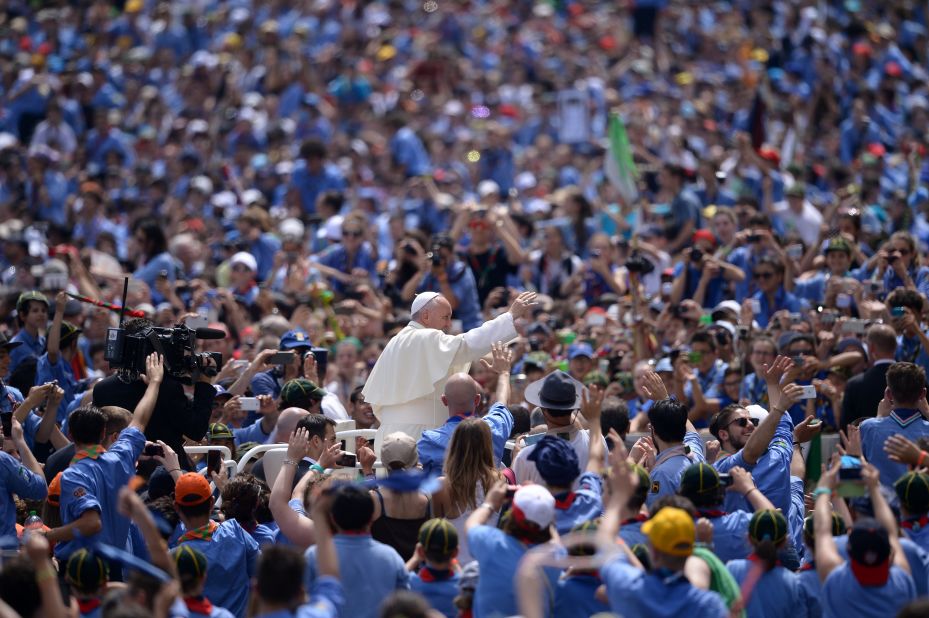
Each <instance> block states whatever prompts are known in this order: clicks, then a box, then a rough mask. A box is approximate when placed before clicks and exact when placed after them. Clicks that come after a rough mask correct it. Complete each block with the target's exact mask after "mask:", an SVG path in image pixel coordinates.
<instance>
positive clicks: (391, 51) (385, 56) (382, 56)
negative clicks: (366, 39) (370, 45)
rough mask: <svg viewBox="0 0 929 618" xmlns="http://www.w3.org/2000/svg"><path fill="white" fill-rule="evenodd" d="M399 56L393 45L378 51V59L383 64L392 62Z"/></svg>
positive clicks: (385, 46)
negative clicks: (391, 60) (388, 61)
mask: <svg viewBox="0 0 929 618" xmlns="http://www.w3.org/2000/svg"><path fill="white" fill-rule="evenodd" d="M396 55H397V48H396V47H394V46H393V45H384V46H383V47H381V48H380V49H379V50H377V59H378V60H380V61H381V62H384V61H386V60H390V59H391V58H393V57H394V56H396Z"/></svg>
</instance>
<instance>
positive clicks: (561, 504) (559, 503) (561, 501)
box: [555, 491, 577, 511]
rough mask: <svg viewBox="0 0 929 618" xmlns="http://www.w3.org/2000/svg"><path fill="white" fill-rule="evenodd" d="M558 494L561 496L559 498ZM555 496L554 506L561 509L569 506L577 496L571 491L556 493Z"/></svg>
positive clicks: (566, 508)
mask: <svg viewBox="0 0 929 618" xmlns="http://www.w3.org/2000/svg"><path fill="white" fill-rule="evenodd" d="M558 496H561V497H560V498H559V497H558ZM558 496H555V508H556V509H558V510H561V511H567V510H568V509H570V508H571V505H572V504H574V499H575V498H576V497H577V494H576V493H574V492H573V491H569V492H567V493H564V494H558Z"/></svg>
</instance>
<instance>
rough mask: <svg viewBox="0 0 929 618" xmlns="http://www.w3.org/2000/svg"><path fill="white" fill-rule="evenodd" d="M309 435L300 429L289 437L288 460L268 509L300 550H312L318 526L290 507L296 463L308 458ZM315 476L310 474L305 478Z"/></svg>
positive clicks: (278, 476)
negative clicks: (311, 546) (309, 548)
mask: <svg viewBox="0 0 929 618" xmlns="http://www.w3.org/2000/svg"><path fill="white" fill-rule="evenodd" d="M308 442H309V434H308V433H307V430H306V429H298V430H297V431H295V432H294V434H293V435H292V436H291V437H290V442H289V443H288V445H287V458H286V459H285V460H284V465H283V466H281V471H280V472H279V473H278V475H277V478H276V479H274V486H273V487H272V488H271V497H270V499H269V506H270V508H271V514H272V515H273V516H274V521H275V522H276V523H277V525H278V527H279V528H280V529H281V532H283V533H284V534H285V535H286V536H287V538H288V539H290V541H291V542H292V543H294V544H295V545H297V546H298V547H303V548H306V547H309V546H310V545H312V544H313V543H315V542H316V527H315V525H314V524H313V521H312V520H311V519H310V518H308V517H305V516H303V515H300V514H299V513H297V512H296V511H294V510H293V509H292V508H290V504H289V501H290V497H291V488H292V487H293V483H294V475H295V474H296V471H297V464H298V463H299V462H300V460H301V459H303V458H304V457H305V456H306V449H307V444H308ZM310 474H314V473H313V472H308V473H307V474H306V475H305V476H304V478H306V476H309V475H310Z"/></svg>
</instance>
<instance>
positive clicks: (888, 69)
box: [884, 60, 903, 77]
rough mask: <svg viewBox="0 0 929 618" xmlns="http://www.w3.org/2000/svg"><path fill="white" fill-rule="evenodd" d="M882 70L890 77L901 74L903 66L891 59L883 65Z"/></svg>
mask: <svg viewBox="0 0 929 618" xmlns="http://www.w3.org/2000/svg"><path fill="white" fill-rule="evenodd" d="M884 72H885V73H887V74H888V75H890V76H891V77H900V76H901V75H903V67H901V66H900V65H899V64H898V63H896V62H894V61H893V60H891V61H890V62H888V63H887V64H885V65H884Z"/></svg>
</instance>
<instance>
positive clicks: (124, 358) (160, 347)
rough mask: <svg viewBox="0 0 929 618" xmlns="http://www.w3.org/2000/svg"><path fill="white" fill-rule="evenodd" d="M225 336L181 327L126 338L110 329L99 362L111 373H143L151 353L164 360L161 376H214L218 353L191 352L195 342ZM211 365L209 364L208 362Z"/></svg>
mask: <svg viewBox="0 0 929 618" xmlns="http://www.w3.org/2000/svg"><path fill="white" fill-rule="evenodd" d="M225 336H226V334H225V333H224V332H223V331H221V330H216V329H213V328H198V329H196V330H194V329H191V328H188V327H187V326H185V325H183V324H181V325H178V326H176V327H174V328H163V327H157V326H149V327H148V328H146V329H144V330H142V331H140V332H137V333H132V334H129V333H127V332H126V330H125V329H123V328H110V329H107V333H106V347H105V349H104V352H103V358H105V359H106V361H107V362H108V363H109V364H110V367H113V368H114V369H121V370H123V371H128V372H132V373H134V374H139V375H141V374H144V373H145V359H146V358H147V357H148V355H149V354H151V353H152V352H157V353H159V354H161V355H162V357H164V368H165V373H167V374H168V375H170V376H173V377H174V378H178V379H184V378H189V377H190V376H197V375H200V374H203V375H206V376H211V377H212V376H215V375H216V374H217V372H218V371H219V369H220V368H221V367H222V364H223V355H222V354H220V353H219V352H194V348H195V347H196V344H197V339H198V338H199V339H223V338H225ZM211 360H212V361H213V363H215V364H211V363H210V361H211Z"/></svg>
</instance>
